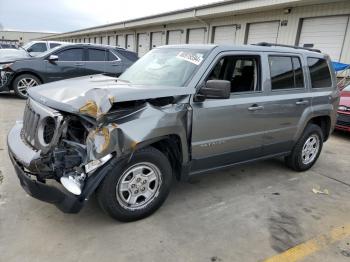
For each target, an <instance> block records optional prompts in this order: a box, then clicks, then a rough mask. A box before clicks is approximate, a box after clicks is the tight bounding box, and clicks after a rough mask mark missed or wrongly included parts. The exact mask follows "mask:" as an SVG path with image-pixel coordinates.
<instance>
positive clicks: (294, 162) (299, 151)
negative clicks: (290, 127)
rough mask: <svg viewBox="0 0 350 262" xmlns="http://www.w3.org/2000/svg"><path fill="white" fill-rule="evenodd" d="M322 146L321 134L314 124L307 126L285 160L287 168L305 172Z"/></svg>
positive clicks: (315, 158)
mask: <svg viewBox="0 0 350 262" xmlns="http://www.w3.org/2000/svg"><path fill="white" fill-rule="evenodd" d="M322 146H323V133H322V130H321V128H320V127H319V126H318V125H315V124H309V125H308V126H307V127H306V128H305V130H304V133H303V135H302V136H301V137H300V139H299V141H298V142H297V143H296V144H295V146H294V148H293V151H292V153H291V154H290V155H289V156H287V157H286V158H285V161H286V164H287V166H288V167H290V168H292V169H294V170H296V171H305V170H307V169H309V168H311V167H312V166H313V165H314V164H315V162H316V161H317V159H318V157H319V155H320V153H321V150H322Z"/></svg>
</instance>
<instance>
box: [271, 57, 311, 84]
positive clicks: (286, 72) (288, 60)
mask: <svg viewBox="0 0 350 262" xmlns="http://www.w3.org/2000/svg"><path fill="white" fill-rule="evenodd" d="M269 64H270V75H271V89H272V90H282V89H292V88H304V75H303V70H302V67H301V63H300V59H299V58H298V57H290V56H269Z"/></svg>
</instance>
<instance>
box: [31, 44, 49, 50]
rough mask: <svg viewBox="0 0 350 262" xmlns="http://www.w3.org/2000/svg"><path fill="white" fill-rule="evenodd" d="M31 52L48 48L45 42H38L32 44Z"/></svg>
mask: <svg viewBox="0 0 350 262" xmlns="http://www.w3.org/2000/svg"><path fill="white" fill-rule="evenodd" d="M29 49H30V52H45V51H46V50H47V47H46V44H45V43H36V44H34V45H32V46H31V47H30V48H29Z"/></svg>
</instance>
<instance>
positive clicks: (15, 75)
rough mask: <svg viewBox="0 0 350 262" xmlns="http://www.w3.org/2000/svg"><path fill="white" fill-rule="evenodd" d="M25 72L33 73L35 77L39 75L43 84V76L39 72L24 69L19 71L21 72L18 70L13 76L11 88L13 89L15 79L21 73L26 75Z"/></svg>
mask: <svg viewBox="0 0 350 262" xmlns="http://www.w3.org/2000/svg"><path fill="white" fill-rule="evenodd" d="M25 74H28V75H33V76H35V77H37V78H38V79H39V80H40V82H41V83H42V84H43V83H44V81H43V78H42V77H41V76H40V75H39V74H38V73H35V72H33V71H30V70H23V71H19V72H16V73H15V74H14V75H13V76H12V79H11V82H10V85H9V87H10V89H11V90H13V82H14V81H15V79H16V78H17V77H19V76H21V75H25Z"/></svg>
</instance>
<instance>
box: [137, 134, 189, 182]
mask: <svg viewBox="0 0 350 262" xmlns="http://www.w3.org/2000/svg"><path fill="white" fill-rule="evenodd" d="M147 146H151V147H154V148H156V149H157V150H159V151H160V152H162V153H163V154H164V155H165V156H166V157H167V158H168V159H169V162H170V165H171V167H172V169H173V171H174V174H175V177H176V179H178V180H180V179H181V174H182V166H183V163H184V162H186V159H184V158H186V154H184V152H183V150H186V149H184V148H183V146H182V142H181V138H180V136H179V135H177V134H169V135H166V136H162V137H158V138H153V139H150V140H147V141H144V142H141V143H140V144H139V145H138V148H144V147H147Z"/></svg>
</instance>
